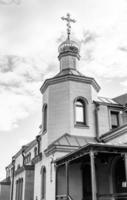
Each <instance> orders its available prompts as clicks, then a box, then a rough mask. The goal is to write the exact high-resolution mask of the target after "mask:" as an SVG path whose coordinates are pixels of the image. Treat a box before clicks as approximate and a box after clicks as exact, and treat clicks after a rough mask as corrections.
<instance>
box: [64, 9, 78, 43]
mask: <svg viewBox="0 0 127 200" xmlns="http://www.w3.org/2000/svg"><path fill="white" fill-rule="evenodd" d="M61 19H62V20H66V21H67V36H68V37H67V38H68V40H70V34H71V22H73V23H75V22H76V20H75V19H71V17H70V14H69V13H67V17H61Z"/></svg>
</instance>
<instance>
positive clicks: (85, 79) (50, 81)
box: [40, 74, 100, 94]
mask: <svg viewBox="0 0 127 200" xmlns="http://www.w3.org/2000/svg"><path fill="white" fill-rule="evenodd" d="M65 81H75V82H81V83H86V84H91V85H92V86H93V87H94V89H95V90H96V91H97V92H99V90H100V86H99V85H98V83H97V82H96V81H95V79H94V78H91V77H86V76H78V75H73V74H68V75H63V76H57V77H53V78H50V79H47V80H45V82H44V83H43V85H42V87H41V88H40V91H41V93H42V94H43V93H44V92H45V90H46V89H47V87H48V86H49V85H54V84H57V83H60V82H65Z"/></svg>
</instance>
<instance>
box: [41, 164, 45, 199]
mask: <svg viewBox="0 0 127 200" xmlns="http://www.w3.org/2000/svg"><path fill="white" fill-rule="evenodd" d="M45 197H46V168H45V166H42V168H41V199H45Z"/></svg>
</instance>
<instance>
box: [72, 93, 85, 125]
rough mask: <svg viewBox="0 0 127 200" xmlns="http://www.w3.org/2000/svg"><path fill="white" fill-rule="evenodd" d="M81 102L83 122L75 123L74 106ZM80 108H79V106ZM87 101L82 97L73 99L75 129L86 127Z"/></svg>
mask: <svg viewBox="0 0 127 200" xmlns="http://www.w3.org/2000/svg"><path fill="white" fill-rule="evenodd" d="M78 101H79V102H81V104H82V105H83V108H82V109H83V122H80V121H76V108H77V107H78V105H77V106H76V103H77V102H78ZM79 107H80V106H79ZM87 110H88V101H87V99H85V98H84V97H77V98H75V99H74V126H76V127H88V111H87Z"/></svg>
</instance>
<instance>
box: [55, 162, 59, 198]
mask: <svg viewBox="0 0 127 200" xmlns="http://www.w3.org/2000/svg"><path fill="white" fill-rule="evenodd" d="M57 175H58V166H57V165H55V200H57V185H58V177H57Z"/></svg>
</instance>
